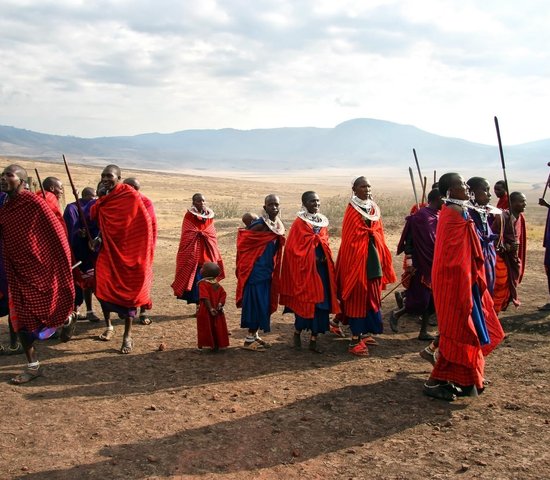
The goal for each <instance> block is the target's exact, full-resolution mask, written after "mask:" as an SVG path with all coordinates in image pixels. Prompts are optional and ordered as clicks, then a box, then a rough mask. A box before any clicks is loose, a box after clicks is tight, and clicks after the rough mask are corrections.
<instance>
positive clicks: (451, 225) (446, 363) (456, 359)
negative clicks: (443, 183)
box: [432, 206, 504, 387]
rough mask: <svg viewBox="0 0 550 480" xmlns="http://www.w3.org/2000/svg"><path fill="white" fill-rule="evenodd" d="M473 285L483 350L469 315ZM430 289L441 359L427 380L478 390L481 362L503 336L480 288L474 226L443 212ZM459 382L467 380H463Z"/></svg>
mask: <svg viewBox="0 0 550 480" xmlns="http://www.w3.org/2000/svg"><path fill="white" fill-rule="evenodd" d="M474 283H477V285H478V286H479V290H480V294H481V300H482V310H483V315H484V317H485V323H486V325H487V329H488V332H489V337H490V341H491V342H490V344H488V345H485V346H483V347H481V346H480V342H479V339H478V336H477V333H476V330H475V327H474V323H473V320H472V315H471V313H472V307H473V300H472V287H473V285H474ZM432 289H433V296H434V303H435V309H436V312H437V319H438V325H439V332H440V341H439V349H440V352H441V356H442V357H443V359H442V361H439V360H438V362H437V363H436V366H435V367H434V371H433V372H432V377H433V378H436V379H439V380H449V381H454V382H456V383H458V384H461V385H472V384H476V386H478V387H482V384H483V367H484V364H485V360H484V358H483V357H484V355H488V354H489V353H490V352H491V351H492V350H493V349H494V348H495V347H496V346H497V345H498V344H499V343H500V342H501V341H502V339H503V338H504V332H503V330H502V327H501V325H500V322H499V320H498V318H497V316H496V313H495V310H494V308H493V301H492V299H491V296H490V294H489V291H488V290H487V286H486V283H485V266H484V260H483V252H482V249H481V244H480V243H479V238H478V236H477V234H476V230H475V225H474V223H473V221H472V220H465V219H464V218H463V217H462V216H461V215H460V213H458V212H456V211H455V210H453V209H452V208H448V207H446V206H443V208H442V210H441V213H440V215H439V222H438V225H437V232H436V239H435V251H434V261H433V268H432ZM465 376H466V377H468V378H466V379H464V377H465ZM465 382H469V383H465Z"/></svg>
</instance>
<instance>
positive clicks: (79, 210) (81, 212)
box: [63, 155, 93, 243]
mask: <svg viewBox="0 0 550 480" xmlns="http://www.w3.org/2000/svg"><path fill="white" fill-rule="evenodd" d="M63 163H64V164H65V170H66V171H67V177H69V183H70V184H71V188H72V190H73V195H74V198H75V200H76V209H77V210H78V216H79V217H80V221H81V222H82V225H83V226H84V230H85V231H86V237H88V242H90V243H93V238H92V234H91V233H90V227H88V222H87V221H86V216H85V215H84V210H82V205H80V202H79V201H78V192H77V190H76V187H75V186H74V182H73V177H72V176H71V171H70V170H69V164H68V163H67V160H66V159H65V155H63Z"/></svg>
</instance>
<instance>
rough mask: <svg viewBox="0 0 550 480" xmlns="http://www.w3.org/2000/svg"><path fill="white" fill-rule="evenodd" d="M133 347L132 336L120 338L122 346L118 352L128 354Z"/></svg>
mask: <svg viewBox="0 0 550 480" xmlns="http://www.w3.org/2000/svg"><path fill="white" fill-rule="evenodd" d="M133 348H134V342H133V341H132V337H124V338H123V339H122V347H120V353H124V354H128V353H130V352H131V351H132V349H133Z"/></svg>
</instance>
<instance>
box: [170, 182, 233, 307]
mask: <svg viewBox="0 0 550 480" xmlns="http://www.w3.org/2000/svg"><path fill="white" fill-rule="evenodd" d="M192 201H193V205H192V207H191V208H190V209H189V210H187V212H186V213H185V216H184V217H183V223H182V226H181V238H180V246H179V249H178V255H177V257H176V275H175V278H174V281H173V282H172V290H173V291H174V295H175V296H176V297H177V298H179V299H180V300H187V303H188V304H189V303H195V304H197V311H198V309H199V305H198V303H199V288H198V287H197V282H198V281H199V280H200V279H201V273H200V270H201V268H202V266H203V265H204V263H205V262H213V263H217V264H218V265H219V267H220V276H219V278H218V280H221V279H223V278H225V273H224V270H223V261H222V256H221V253H220V249H219V248H218V238H217V236H216V228H215V227H214V212H213V211H212V210H211V209H210V208H208V207H207V206H206V205H205V202H206V200H205V198H204V195H203V194H202V193H195V195H193V199H192Z"/></svg>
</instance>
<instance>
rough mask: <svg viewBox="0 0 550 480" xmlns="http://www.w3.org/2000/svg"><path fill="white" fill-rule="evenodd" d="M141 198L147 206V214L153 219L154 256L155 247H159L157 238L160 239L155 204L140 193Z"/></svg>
mask: <svg viewBox="0 0 550 480" xmlns="http://www.w3.org/2000/svg"><path fill="white" fill-rule="evenodd" d="M139 196H140V197H141V200H142V201H143V205H145V209H146V210H147V213H148V214H149V216H150V217H151V228H152V230H153V254H154V253H155V247H156V246H157V237H158V227H157V216H156V214H155V207H154V205H153V202H152V201H151V200H150V199H149V198H147V197H146V196H145V195H143V193H140V194H139Z"/></svg>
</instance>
